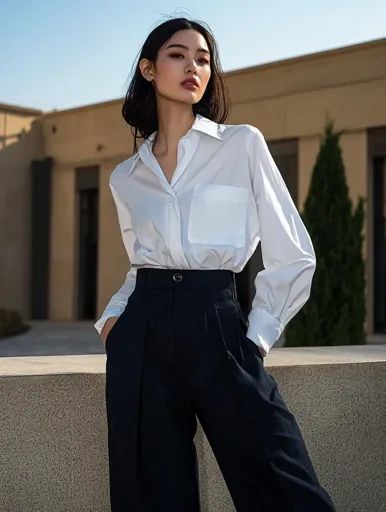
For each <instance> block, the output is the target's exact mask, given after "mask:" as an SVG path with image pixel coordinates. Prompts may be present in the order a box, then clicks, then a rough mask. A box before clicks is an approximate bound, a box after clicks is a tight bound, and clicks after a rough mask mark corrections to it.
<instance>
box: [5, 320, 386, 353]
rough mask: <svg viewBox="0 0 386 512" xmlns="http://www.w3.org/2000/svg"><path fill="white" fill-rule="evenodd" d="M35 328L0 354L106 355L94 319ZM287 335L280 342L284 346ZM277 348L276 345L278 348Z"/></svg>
mask: <svg viewBox="0 0 386 512" xmlns="http://www.w3.org/2000/svg"><path fill="white" fill-rule="evenodd" d="M28 323H29V325H31V329H30V330H29V331H26V332H25V333H23V334H20V335H17V336H9V337H6V338H0V357H14V356H31V355H37V356H44V355H76V354H103V353H105V348H104V345H103V342H102V340H101V338H100V336H99V334H98V333H97V331H96V330H95V328H94V322H91V321H79V322H54V321H50V320H30V321H28ZM283 343H284V336H283V335H282V336H281V337H280V339H279V340H278V341H277V342H276V344H275V347H281V346H282V345H283ZM368 344H369V345H375V344H376V345H385V344H386V335H377V336H370V337H369V339H368ZM275 347H274V348H275Z"/></svg>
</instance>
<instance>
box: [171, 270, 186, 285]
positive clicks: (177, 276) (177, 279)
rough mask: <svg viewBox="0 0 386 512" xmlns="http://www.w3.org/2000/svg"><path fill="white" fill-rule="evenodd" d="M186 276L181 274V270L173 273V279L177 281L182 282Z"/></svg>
mask: <svg viewBox="0 0 386 512" xmlns="http://www.w3.org/2000/svg"><path fill="white" fill-rule="evenodd" d="M183 278H184V276H183V275H182V274H180V273H179V272H175V273H174V274H173V280H174V281H176V282H177V283H180V282H181V281H182V280H183Z"/></svg>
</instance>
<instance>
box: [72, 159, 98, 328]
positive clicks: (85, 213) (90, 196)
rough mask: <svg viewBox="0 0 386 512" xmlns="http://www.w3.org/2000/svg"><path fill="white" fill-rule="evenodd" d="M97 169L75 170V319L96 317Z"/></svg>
mask: <svg viewBox="0 0 386 512" xmlns="http://www.w3.org/2000/svg"><path fill="white" fill-rule="evenodd" d="M98 183H99V169H98V167H95V166H93V167H87V168H80V169H79V168H78V169H77V174H76V188H77V219H78V229H77V233H78V244H77V247H78V260H77V261H78V279H77V283H78V300H77V303H78V308H77V309H78V313H77V316H78V319H79V320H92V319H94V318H95V316H96V309H97V307H96V284H97V268H98V202H99V200H98V198H99V190H98Z"/></svg>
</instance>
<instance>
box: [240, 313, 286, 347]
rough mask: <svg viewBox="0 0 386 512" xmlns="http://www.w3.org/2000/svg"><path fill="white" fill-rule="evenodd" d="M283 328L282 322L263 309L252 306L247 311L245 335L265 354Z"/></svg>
mask: <svg viewBox="0 0 386 512" xmlns="http://www.w3.org/2000/svg"><path fill="white" fill-rule="evenodd" d="M283 330H284V324H282V322H280V320H279V319H278V318H276V317H275V316H273V315H271V314H270V313H269V312H268V311H266V310H265V309H262V308H253V309H251V311H250V312H249V315H248V330H247V333H246V336H247V337H248V338H249V339H250V340H252V341H253V342H254V343H256V345H258V346H260V347H262V348H263V350H264V352H265V354H268V352H269V351H270V350H271V348H272V346H273V345H274V344H275V342H276V341H277V340H278V339H279V337H280V335H281V333H282V332H283Z"/></svg>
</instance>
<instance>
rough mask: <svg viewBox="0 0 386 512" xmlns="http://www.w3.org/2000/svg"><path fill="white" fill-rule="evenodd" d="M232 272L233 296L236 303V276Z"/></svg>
mask: <svg viewBox="0 0 386 512" xmlns="http://www.w3.org/2000/svg"><path fill="white" fill-rule="evenodd" d="M231 272H232V280H233V286H232V295H233V300H234V301H235V302H236V301H237V288H236V274H235V272H233V271H231Z"/></svg>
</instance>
